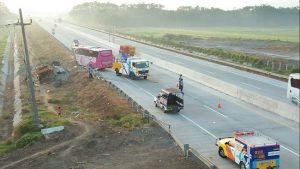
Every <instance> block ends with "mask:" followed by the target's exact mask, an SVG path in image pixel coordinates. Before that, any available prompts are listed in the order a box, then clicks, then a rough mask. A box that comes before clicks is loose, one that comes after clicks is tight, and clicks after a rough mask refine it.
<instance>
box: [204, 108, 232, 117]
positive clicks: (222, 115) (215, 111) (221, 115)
mask: <svg viewBox="0 0 300 169" xmlns="http://www.w3.org/2000/svg"><path fill="white" fill-rule="evenodd" d="M204 107H205V108H207V109H209V110H211V111H213V112H215V113H217V114H219V115H220V116H223V117H225V118H227V116H226V115H224V114H222V113H220V112H218V111H216V110H214V109H212V108H210V107H208V106H207V105H204Z"/></svg>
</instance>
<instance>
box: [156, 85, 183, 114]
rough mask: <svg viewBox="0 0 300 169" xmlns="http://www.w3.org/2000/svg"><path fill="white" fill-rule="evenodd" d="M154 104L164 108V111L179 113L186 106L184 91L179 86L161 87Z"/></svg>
mask: <svg viewBox="0 0 300 169" xmlns="http://www.w3.org/2000/svg"><path fill="white" fill-rule="evenodd" d="M154 105H155V107H159V108H161V109H163V111H164V113H167V112H176V113H177V112H179V111H180V110H181V109H183V108H184V101H183V93H182V92H181V91H180V90H179V89H177V88H166V89H161V91H160V93H159V95H158V96H156V97H154Z"/></svg>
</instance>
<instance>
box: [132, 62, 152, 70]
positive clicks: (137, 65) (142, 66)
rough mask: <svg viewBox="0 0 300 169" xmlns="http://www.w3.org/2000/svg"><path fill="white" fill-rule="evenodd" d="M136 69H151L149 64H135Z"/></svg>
mask: <svg viewBox="0 0 300 169" xmlns="http://www.w3.org/2000/svg"><path fill="white" fill-rule="evenodd" d="M135 67H136V68H139V69H141V68H148V67H149V62H136V63H135Z"/></svg>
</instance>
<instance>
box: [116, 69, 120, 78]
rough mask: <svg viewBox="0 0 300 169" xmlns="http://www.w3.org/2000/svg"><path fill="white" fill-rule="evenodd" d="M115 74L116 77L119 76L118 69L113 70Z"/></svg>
mask: <svg viewBox="0 0 300 169" xmlns="http://www.w3.org/2000/svg"><path fill="white" fill-rule="evenodd" d="M115 72H116V75H117V76H120V73H119V69H118V68H117V69H115Z"/></svg>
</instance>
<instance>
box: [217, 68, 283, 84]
mask: <svg viewBox="0 0 300 169" xmlns="http://www.w3.org/2000/svg"><path fill="white" fill-rule="evenodd" d="M222 71H225V72H228V73H232V74H235V75H237V76H241V77H244V78H248V79H252V80H255V81H258V82H261V83H264V84H267V85H272V86H275V87H279V88H282V89H286V87H284V86H280V85H277V84H273V83H267V82H264V81H262V80H259V79H257V78H255V77H250V76H246V75H245V76H243V75H241V74H239V73H235V72H233V71H229V70H226V69H222ZM263 77H264V76H263ZM265 78H266V77H265Z"/></svg>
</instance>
